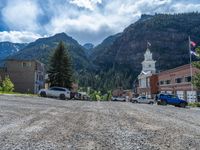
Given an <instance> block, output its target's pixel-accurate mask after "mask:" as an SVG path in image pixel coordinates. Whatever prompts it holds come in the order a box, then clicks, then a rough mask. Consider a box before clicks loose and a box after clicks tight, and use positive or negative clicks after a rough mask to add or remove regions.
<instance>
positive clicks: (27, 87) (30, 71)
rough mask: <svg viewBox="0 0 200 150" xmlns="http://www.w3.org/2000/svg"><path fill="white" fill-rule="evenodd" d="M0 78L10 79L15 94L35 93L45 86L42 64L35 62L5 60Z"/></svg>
mask: <svg viewBox="0 0 200 150" xmlns="http://www.w3.org/2000/svg"><path fill="white" fill-rule="evenodd" d="M0 76H1V78H4V77H5V76H9V77H10V79H11V81H12V82H13V83H14V86H15V87H14V88H15V92H20V93H37V92H38V91H39V90H40V89H41V88H44V85H45V80H44V77H45V69H44V64H43V63H41V62H39V61H37V60H14V59H13V60H11V59H10V60H6V61H5V64H4V67H3V68H2V69H1V71H0Z"/></svg>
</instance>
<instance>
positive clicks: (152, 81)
mask: <svg viewBox="0 0 200 150" xmlns="http://www.w3.org/2000/svg"><path fill="white" fill-rule="evenodd" d="M155 63H156V61H154V60H153V58H152V53H151V51H150V49H149V48H147V50H146V52H145V54H144V61H143V62H142V71H141V73H140V74H139V76H138V78H137V79H138V87H137V93H138V94H139V95H144V96H146V97H148V98H154V97H155V95H156V94H157V93H158V85H157V82H158V75H157V74H156V67H155Z"/></svg>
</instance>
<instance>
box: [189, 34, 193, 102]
mask: <svg viewBox="0 0 200 150" xmlns="http://www.w3.org/2000/svg"><path fill="white" fill-rule="evenodd" d="M188 40H189V54H190V76H191V91H192V99H193V98H194V95H193V90H194V88H193V84H192V76H193V71H192V55H191V39H190V36H189V37H188Z"/></svg>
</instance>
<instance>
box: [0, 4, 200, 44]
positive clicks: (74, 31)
mask: <svg viewBox="0 0 200 150" xmlns="http://www.w3.org/2000/svg"><path fill="white" fill-rule="evenodd" d="M198 10H200V0H0V41H11V42H31V41H34V40H35V39H37V38H39V37H46V36H51V35H53V34H56V33H59V32H65V33H67V34H68V35H70V36H72V37H73V38H74V39H76V40H78V42H79V43H81V44H84V43H87V42H91V43H94V44H98V43H100V42H101V41H102V40H103V39H104V38H106V37H107V36H109V35H112V34H115V33H118V32H121V31H123V29H124V28H125V27H127V26H129V25H130V24H131V23H134V22H135V21H137V20H138V19H139V18H140V16H141V14H144V13H145V14H154V13H180V12H192V11H198Z"/></svg>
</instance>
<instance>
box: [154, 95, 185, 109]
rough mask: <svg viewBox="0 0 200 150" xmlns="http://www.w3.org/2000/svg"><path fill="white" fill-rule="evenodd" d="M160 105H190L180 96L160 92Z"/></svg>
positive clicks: (158, 97) (158, 96) (158, 98)
mask: <svg viewBox="0 0 200 150" xmlns="http://www.w3.org/2000/svg"><path fill="white" fill-rule="evenodd" d="M157 104H158V105H167V104H169V105H174V106H177V107H183V108H185V107H186V106H187V105H188V102H187V101H186V100H183V99H180V98H179V97H178V96H176V95H173V94H159V95H157Z"/></svg>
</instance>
